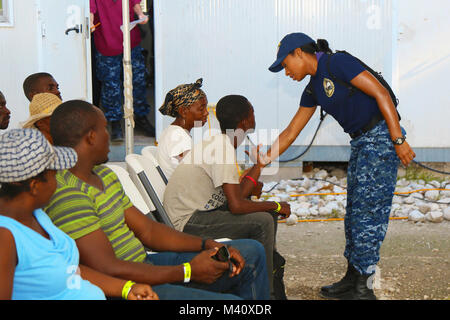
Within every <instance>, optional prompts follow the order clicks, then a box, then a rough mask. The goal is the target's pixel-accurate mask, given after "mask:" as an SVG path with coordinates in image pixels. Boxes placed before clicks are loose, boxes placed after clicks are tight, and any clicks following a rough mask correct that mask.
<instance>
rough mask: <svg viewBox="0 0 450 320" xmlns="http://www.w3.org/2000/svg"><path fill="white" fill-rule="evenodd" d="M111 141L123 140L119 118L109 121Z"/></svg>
mask: <svg viewBox="0 0 450 320" xmlns="http://www.w3.org/2000/svg"><path fill="white" fill-rule="evenodd" d="M111 141H123V132H122V125H121V124H120V120H118V121H111Z"/></svg>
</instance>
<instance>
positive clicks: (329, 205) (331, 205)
mask: <svg viewBox="0 0 450 320" xmlns="http://www.w3.org/2000/svg"><path fill="white" fill-rule="evenodd" d="M325 207H327V208H330V209H331V211H333V210H339V204H338V203H337V202H336V201H331V202H328V203H327V204H326V205H325Z"/></svg>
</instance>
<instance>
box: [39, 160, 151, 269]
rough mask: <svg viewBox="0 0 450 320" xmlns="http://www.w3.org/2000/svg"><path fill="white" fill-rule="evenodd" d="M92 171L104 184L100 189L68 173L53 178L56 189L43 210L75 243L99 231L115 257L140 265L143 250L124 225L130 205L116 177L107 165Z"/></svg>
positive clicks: (58, 174) (143, 256) (65, 171)
mask: <svg viewBox="0 0 450 320" xmlns="http://www.w3.org/2000/svg"><path fill="white" fill-rule="evenodd" d="M93 172H94V173H95V174H97V176H98V177H99V178H100V179H101V180H102V182H103V191H102V190H99V189H97V188H95V187H93V186H91V185H89V184H87V183H85V182H84V181H82V180H80V179H79V178H78V177H76V176H75V175H73V174H72V173H71V172H70V171H68V170H63V171H59V172H58V173H57V175H56V181H57V189H56V192H55V193H54V194H53V196H52V198H51V199H50V203H49V205H48V206H47V208H45V212H47V214H48V215H49V217H50V218H51V219H52V221H53V223H54V224H55V225H56V226H57V227H58V228H60V229H61V230H62V231H64V232H65V233H67V234H68V235H69V236H70V237H71V238H72V239H74V240H77V239H79V238H81V237H83V236H85V235H87V234H89V233H91V232H93V231H96V230H98V229H101V230H103V232H104V233H105V234H106V236H107V237H108V239H109V241H110V243H111V245H112V247H113V250H114V252H115V254H116V257H117V258H118V259H121V260H126V261H133V262H143V261H144V260H145V257H146V253H145V248H144V246H143V245H142V243H141V242H140V241H139V239H138V238H136V237H135V235H134V233H133V232H132V231H131V230H130V229H129V228H128V226H127V224H126V223H125V214H124V211H125V210H126V209H128V208H130V207H132V206H133V204H132V203H131V201H130V199H129V198H128V197H127V196H126V194H125V192H124V190H123V188H122V185H121V183H120V181H119V179H118V178H117V176H116V174H115V173H114V172H113V171H112V170H111V169H109V168H108V167H106V166H96V167H94V169H93Z"/></svg>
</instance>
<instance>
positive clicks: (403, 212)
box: [394, 208, 414, 218]
mask: <svg viewBox="0 0 450 320" xmlns="http://www.w3.org/2000/svg"><path fill="white" fill-rule="evenodd" d="M413 211H414V210H411V209H409V208H400V209H398V210H396V211H395V212H394V214H395V217H399V218H407V217H409V215H410V213H411V212H413Z"/></svg>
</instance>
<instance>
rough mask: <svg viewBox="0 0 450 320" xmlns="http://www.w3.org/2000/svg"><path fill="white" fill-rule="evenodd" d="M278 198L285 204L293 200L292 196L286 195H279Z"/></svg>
mask: <svg viewBox="0 0 450 320" xmlns="http://www.w3.org/2000/svg"><path fill="white" fill-rule="evenodd" d="M277 197H278V198H279V199H280V200H281V201H283V202H287V201H289V200H290V198H291V197H290V195H288V194H286V193H279V194H277Z"/></svg>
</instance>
